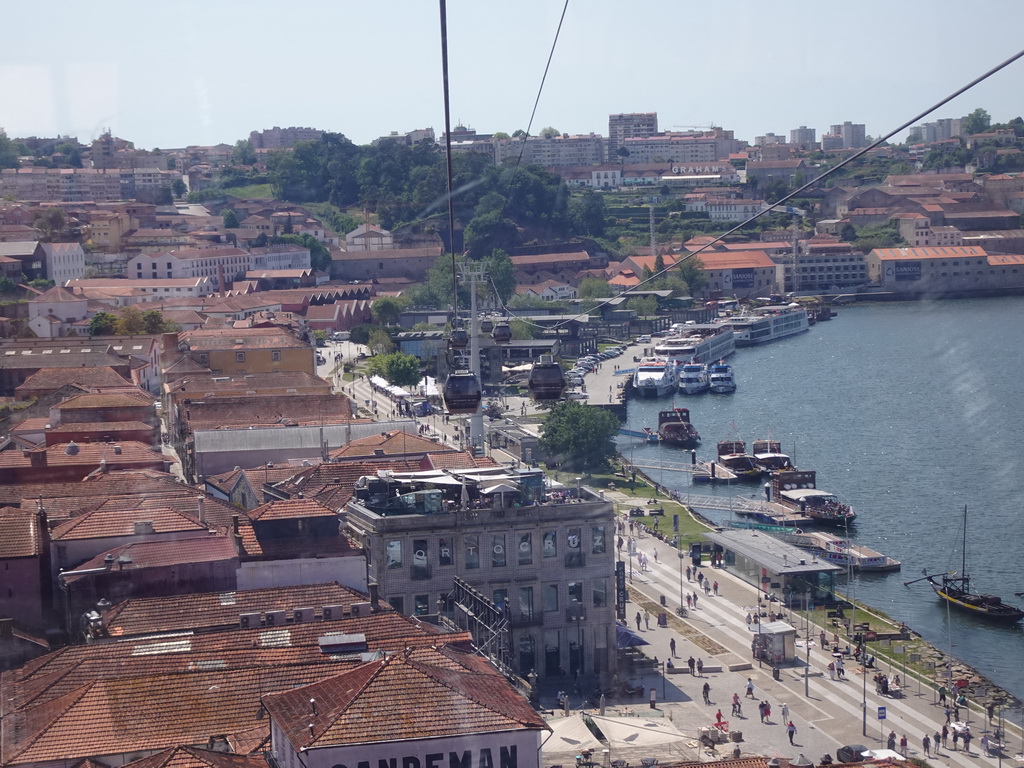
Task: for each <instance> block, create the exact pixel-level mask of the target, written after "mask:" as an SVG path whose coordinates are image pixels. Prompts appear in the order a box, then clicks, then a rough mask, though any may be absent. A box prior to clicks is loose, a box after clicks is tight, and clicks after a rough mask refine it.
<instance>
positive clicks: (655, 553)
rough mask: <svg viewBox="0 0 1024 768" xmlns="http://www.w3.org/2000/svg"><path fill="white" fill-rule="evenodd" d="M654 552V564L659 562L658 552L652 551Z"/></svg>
mask: <svg viewBox="0 0 1024 768" xmlns="http://www.w3.org/2000/svg"><path fill="white" fill-rule="evenodd" d="M652 551H653V552H654V562H658V550H656V549H655V550H652Z"/></svg>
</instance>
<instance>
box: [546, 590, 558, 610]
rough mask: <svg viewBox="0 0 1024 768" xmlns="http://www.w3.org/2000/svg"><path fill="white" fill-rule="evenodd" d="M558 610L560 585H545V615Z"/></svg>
mask: <svg viewBox="0 0 1024 768" xmlns="http://www.w3.org/2000/svg"><path fill="white" fill-rule="evenodd" d="M557 610H558V585H557V584H545V585H544V611H545V613H551V612H552V611H557Z"/></svg>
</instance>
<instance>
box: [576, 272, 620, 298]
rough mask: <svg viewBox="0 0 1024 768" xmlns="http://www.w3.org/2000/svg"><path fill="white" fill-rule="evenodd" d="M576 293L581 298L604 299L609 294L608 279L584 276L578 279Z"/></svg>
mask: <svg viewBox="0 0 1024 768" xmlns="http://www.w3.org/2000/svg"><path fill="white" fill-rule="evenodd" d="M576 295H577V296H579V297H580V298H581V299H606V298H608V296H610V295H611V289H610V288H608V281H607V280H602V279H601V278H599V277H584V278H583V279H582V280H580V284H579V287H578V288H577V289H576Z"/></svg>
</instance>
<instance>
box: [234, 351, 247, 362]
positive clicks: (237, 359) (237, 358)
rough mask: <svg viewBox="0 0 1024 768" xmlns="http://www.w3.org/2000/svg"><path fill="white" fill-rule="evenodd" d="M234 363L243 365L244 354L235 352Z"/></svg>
mask: <svg viewBox="0 0 1024 768" xmlns="http://www.w3.org/2000/svg"><path fill="white" fill-rule="evenodd" d="M235 362H236V363H244V362H245V352H235Z"/></svg>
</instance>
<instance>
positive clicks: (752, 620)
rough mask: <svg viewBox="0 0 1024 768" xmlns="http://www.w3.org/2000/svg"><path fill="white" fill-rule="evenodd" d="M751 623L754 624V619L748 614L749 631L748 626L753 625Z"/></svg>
mask: <svg viewBox="0 0 1024 768" xmlns="http://www.w3.org/2000/svg"><path fill="white" fill-rule="evenodd" d="M753 622H754V617H753V616H751V615H750V614H749V613H748V614H747V629H749V628H750V625H751V624H753Z"/></svg>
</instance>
